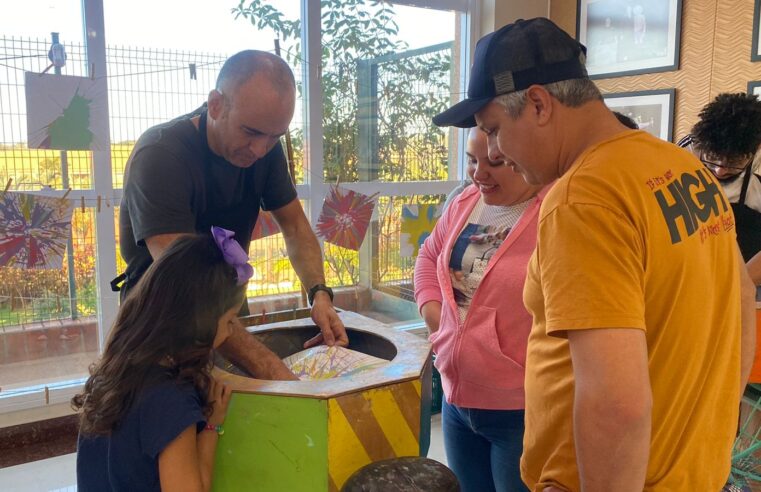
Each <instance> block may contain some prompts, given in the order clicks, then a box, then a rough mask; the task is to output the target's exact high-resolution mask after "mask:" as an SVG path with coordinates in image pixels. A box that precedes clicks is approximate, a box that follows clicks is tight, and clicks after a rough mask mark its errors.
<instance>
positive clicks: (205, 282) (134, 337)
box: [71, 235, 245, 434]
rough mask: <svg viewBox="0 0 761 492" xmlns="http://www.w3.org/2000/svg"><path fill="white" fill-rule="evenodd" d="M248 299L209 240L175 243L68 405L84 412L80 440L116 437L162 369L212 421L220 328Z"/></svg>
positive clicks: (135, 293)
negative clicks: (213, 359) (191, 390)
mask: <svg viewBox="0 0 761 492" xmlns="http://www.w3.org/2000/svg"><path fill="white" fill-rule="evenodd" d="M244 293H245V286H240V287H239V286H237V285H236V274H235V270H234V269H233V267H231V266H230V265H228V264H227V263H226V262H225V260H224V258H223V257H222V252H221V251H220V250H219V248H218V247H217V245H216V244H215V242H214V240H213V239H212V238H211V236H200V235H190V236H183V237H181V238H179V239H177V240H176V241H174V242H173V243H172V244H171V245H170V246H169V248H167V250H166V251H165V252H164V254H163V255H161V257H160V258H159V259H158V260H156V261H155V262H154V263H153V264H152V265H151V266H150V268H148V270H147V271H146V273H145V275H144V276H143V278H142V279H141V280H140V282H138V284H137V286H136V287H135V288H134V289H133V290H132V291H131V292H130V293H129V294H128V295H127V298H126V299H125V300H124V302H123V303H122V305H121V307H120V309H119V312H118V314H117V317H116V321H115V323H114V326H113V328H112V329H111V334H110V336H109V339H108V342H107V344H106V349H105V351H104V352H103V356H102V357H101V359H100V360H99V361H98V362H97V363H95V364H93V365H92V366H90V378H89V379H88V380H87V382H86V383H85V387H84V391H83V392H82V393H81V394H78V395H76V396H75V397H74V398H72V400H71V404H72V406H73V407H74V409H76V410H80V411H81V416H80V425H81V430H82V432H84V433H88V434H108V433H110V432H111V431H112V430H114V429H115V428H116V427H117V426H118V425H119V422H120V421H121V420H122V419H123V418H124V416H125V415H126V413H127V411H128V410H129V409H130V407H131V406H132V404H133V402H134V401H135V398H136V397H137V395H138V394H139V392H140V391H141V389H143V388H145V387H147V386H150V385H151V384H152V383H153V382H155V381H154V380H155V379H157V378H158V377H159V376H160V373H158V372H157V371H156V368H157V367H160V366H161V365H165V366H166V373H168V374H169V375H170V376H171V377H172V378H173V379H175V380H176V381H178V382H188V383H191V384H193V385H194V386H195V387H196V389H197V390H198V393H199V395H200V396H201V399H202V405H203V406H204V412H205V414H206V415H207V416H208V415H209V414H210V411H211V406H210V405H209V402H208V401H207V400H206V395H207V392H208V388H209V383H210V381H211V380H210V377H211V376H210V364H211V363H210V353H211V349H212V346H213V343H214V338H215V336H216V332H217V325H218V323H219V319H220V318H221V317H222V315H223V314H225V313H226V312H227V311H229V310H230V309H232V308H234V307H236V306H239V305H240V304H241V303H242V302H243V296H244ZM167 361H168V363H167Z"/></svg>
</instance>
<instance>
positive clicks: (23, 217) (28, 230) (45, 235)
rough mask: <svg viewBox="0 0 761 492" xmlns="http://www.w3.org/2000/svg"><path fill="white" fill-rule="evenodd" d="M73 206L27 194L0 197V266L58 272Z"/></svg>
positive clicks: (10, 194)
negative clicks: (45, 269) (55, 270)
mask: <svg viewBox="0 0 761 492" xmlns="http://www.w3.org/2000/svg"><path fill="white" fill-rule="evenodd" d="M72 210H73V202H71V201H70V200H62V199H60V198H48V197H40V196H35V195H30V194H27V193H13V192H7V193H5V194H4V195H2V196H1V197H0V266H3V267H4V266H9V267H15V268H28V269H38V268H39V269H44V268H48V269H57V268H61V264H62V263H63V254H64V252H65V251H66V242H67V240H68V238H69V236H70V234H71V232H70V231H71V213H72Z"/></svg>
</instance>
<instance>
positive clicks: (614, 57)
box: [576, 0, 761, 79]
mask: <svg viewBox="0 0 761 492" xmlns="http://www.w3.org/2000/svg"><path fill="white" fill-rule="evenodd" d="M760 1H761V0H756V2H757V3H758V2H760ZM576 12H577V15H576V39H578V40H579V42H581V43H582V44H583V45H584V46H586V47H587V71H588V73H589V76H590V78H593V79H600V78H612V77H622V76H626V75H636V74H643V73H652V72H668V71H671V70H677V69H678V68H679V49H680V37H681V23H682V0H577V10H576Z"/></svg>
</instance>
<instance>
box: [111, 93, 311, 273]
mask: <svg viewBox="0 0 761 492" xmlns="http://www.w3.org/2000/svg"><path fill="white" fill-rule="evenodd" d="M204 111H205V110H204V108H201V109H200V110H197V111H195V112H193V113H190V114H187V115H184V116H181V117H179V118H176V119H174V120H172V121H169V122H167V123H163V124H161V125H157V126H154V127H153V128H150V129H148V130H147V131H146V132H145V133H144V134H143V135H142V136H141V137H140V138H139V139H138V141H137V143H136V144H135V148H134V149H133V151H132V154H131V155H130V158H129V160H128V161H127V170H126V174H125V179H124V196H123V198H122V202H121V210H120V216H119V233H120V241H121V244H120V249H121V254H122V257H123V258H124V259H125V261H126V262H127V263H128V264H131V263H132V262H135V261H141V260H144V259H146V258H150V254H149V253H148V249H147V247H146V246H145V239H146V238H149V237H152V236H155V235H158V234H180V233H193V232H208V231H206V230H203V231H201V230H198V227H199V222H202V221H201V218H202V217H203V215H204V214H207V213H208V212H209V211H210V210H217V211H219V210H224V209H232V210H236V209H238V208H241V207H245V208H248V210H243V211H240V210H238V212H239V213H243V214H244V215H245V216H246V217H247V218H248V219H249V222H250V224H251V226H250V229H249V230H248V231H240V232H238V231H236V237H235V239H237V240H238V242H239V243H240V244H241V246H243V248H244V250H246V251H247V250H248V245H249V242H250V238H251V232H252V229H253V224H254V223H255V222H256V217H257V216H258V214H259V206H260V207H261V208H263V209H264V210H275V209H278V208H280V207H282V206H284V205H286V204H288V203H290V202H291V201H292V200H293V199H294V198H296V189H295V188H294V186H293V184H292V182H291V179H290V176H289V173H288V165H287V161H286V158H285V155H284V153H283V148H282V146H281V145H280V143H278V144H277V145H276V146H275V147H274V148H273V149H272V150H271V151H270V152H269V153H268V154H267V155H265V156H264V157H263V158H261V159H259V160H258V161H256V162H255V163H254V164H253V165H252V166H250V167H248V168H240V167H236V166H234V165H233V164H231V163H229V162H228V161H226V160H225V159H223V158H222V157H220V156H217V155H216V154H213V153H212V152H211V151H210V149H209V148H208V146H207V145H206V141H205V138H201V135H200V133H199V130H198V129H197V128H196V127H195V125H193V122H192V121H191V120H190V119H191V118H192V117H193V116H196V115H199V114H202V113H203V112H204ZM247 204H248V205H247ZM252 204H253V205H252ZM255 204H258V205H259V206H256V205H255ZM217 215H219V216H221V218H220V219H217V220H215V222H218V223H215V224H213V225H217V226H220V227H224V228H226V229H231V230H236V227H235V225H234V224H232V223H225V217H227V216H228V215H229V216H230V217H232V215H233V214H224V213H223V214H217ZM230 220H231V221H232V220H233V219H230ZM238 228H239V227H238ZM242 235H243V236H244V237H241V236H242Z"/></svg>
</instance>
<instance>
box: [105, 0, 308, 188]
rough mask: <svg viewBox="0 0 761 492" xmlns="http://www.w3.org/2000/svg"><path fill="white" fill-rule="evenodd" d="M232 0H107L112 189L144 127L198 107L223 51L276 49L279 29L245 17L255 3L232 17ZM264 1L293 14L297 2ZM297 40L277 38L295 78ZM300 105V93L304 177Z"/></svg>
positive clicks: (297, 130)
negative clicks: (280, 40)
mask: <svg viewBox="0 0 761 492" xmlns="http://www.w3.org/2000/svg"><path fill="white" fill-rule="evenodd" d="M234 3H235V2H233V3H232V4H228V3H220V2H219V1H216V0H164V1H161V2H156V1H154V0H134V1H131V2H123V1H121V0H104V15H105V27H106V32H107V36H106V39H107V41H108V47H107V54H106V56H107V60H108V73H109V100H110V103H109V110H110V116H111V140H112V142H113V145H112V153H113V155H112V160H113V179H114V187H115V188H121V187H123V184H124V183H123V175H124V167H125V164H126V161H127V158H128V157H129V154H130V152H131V151H132V147H133V145H134V143H135V141H136V140H137V138H138V137H139V136H140V135H141V134H142V133H143V132H144V131H145V130H147V129H148V128H150V127H151V126H153V125H156V124H159V123H162V122H165V121H168V120H170V119H172V118H176V117H178V116H181V115H183V114H187V113H189V112H191V111H193V110H195V109H196V108H198V107H199V106H201V105H202V104H203V103H204V102H205V101H206V98H207V96H208V93H209V91H210V90H211V89H213V88H214V86H215V83H216V78H217V74H218V73H219V70H220V68H221V67H222V64H223V63H224V61H225V60H226V59H227V57H229V56H230V55H232V54H234V53H236V52H238V51H241V50H244V49H257V50H262V51H270V52H274V50H275V45H274V39H275V38H276V37H278V34H279V35H280V37H284V36H285V34H286V33H284V32H280V31H276V30H273V28H272V27H270V26H269V25H262V26H258V25H255V24H254V23H252V22H251V21H250V20H249V19H250V18H251V15H252V13H253V15H256V16H258V15H259V13H260V10H259V9H254V10H248V9H247V8H244V9H243V11H242V12H240V15H239V16H238V18H237V19H236V18H235V14H233V13H231V11H230V10H231V7H233V6H234ZM254 3H257V2H254ZM268 5H271V6H272V7H275V8H278V9H280V10H282V12H283V13H284V14H285V15H287V16H289V18H291V19H293V20H294V21H298V18H299V2H294V1H292V0H278V1H272V2H268ZM145 12H151V15H145ZM257 18H258V17H257ZM167 19H172V21H171V22H167ZM136 25H139V26H140V37H139V46H135V39H136V38H135V26H136ZM273 26H274V25H273ZM298 41H299V38H298V36H297V37H295V38H294V37H291V38H290V40H284V41H283V43H282V45H283V46H282V48H283V52H282V56H283V57H284V58H285V59H286V60H287V61H288V62H289V64H290V65H291V68H292V69H293V71H294V74H295V75H296V78H297V80H299V74H300V73H301V72H300V70H301V65H300V63H299V58H298V52H299V50H298V47H297V44H298ZM301 107H302V104H301V98H300V97H299V98H298V100H297V104H296V111H295V116H294V119H293V121H292V123H291V132H292V133H293V139H292V141H293V143H294V159H293V160H294V165H295V174H296V176H297V178H298V179H303V177H302V174H303V173H302V171H301V162H302V161H301V155H302V153H301V142H302V141H303V137H302V135H303V118H302V117H301Z"/></svg>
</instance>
